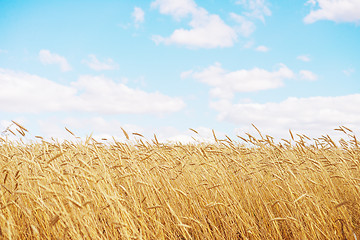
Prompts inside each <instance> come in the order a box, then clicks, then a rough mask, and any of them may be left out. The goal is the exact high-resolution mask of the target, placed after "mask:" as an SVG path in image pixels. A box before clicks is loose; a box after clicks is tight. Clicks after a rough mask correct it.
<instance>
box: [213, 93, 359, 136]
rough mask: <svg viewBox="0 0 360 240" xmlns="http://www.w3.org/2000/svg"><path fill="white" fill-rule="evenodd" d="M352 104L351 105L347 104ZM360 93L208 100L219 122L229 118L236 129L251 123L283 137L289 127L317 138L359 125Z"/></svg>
mask: <svg viewBox="0 0 360 240" xmlns="http://www.w3.org/2000/svg"><path fill="white" fill-rule="evenodd" d="M349 103H351V104H349ZM359 105H360V94H354V95H347V96H340V97H310V98H295V97H290V98H288V99H286V100H284V101H282V102H279V103H274V102H269V103H264V104H260V103H239V104H233V103H231V102H230V101H228V100H221V101H215V102H211V103H210V106H211V107H212V108H213V109H215V110H217V111H218V112H219V114H218V120H219V121H228V122H231V123H234V124H237V125H239V126H240V128H239V129H238V131H239V132H242V133H243V132H249V130H250V128H251V126H250V123H254V124H255V126H257V127H258V128H260V129H261V130H263V132H265V133H266V134H270V135H272V136H274V137H284V136H285V137H286V139H288V136H289V134H288V130H289V129H292V130H294V131H297V132H299V133H302V134H309V135H311V136H313V137H319V136H321V135H322V134H326V133H329V132H330V131H332V130H333V129H334V128H336V127H338V126H341V125H345V126H347V127H350V128H354V127H356V128H357V126H359V125H360V108H359V107H358V106H359Z"/></svg>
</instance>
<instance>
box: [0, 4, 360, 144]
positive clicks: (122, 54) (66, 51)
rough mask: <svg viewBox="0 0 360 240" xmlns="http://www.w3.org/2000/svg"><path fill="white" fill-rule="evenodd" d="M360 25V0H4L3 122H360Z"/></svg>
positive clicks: (272, 126) (179, 131) (283, 127)
mask: <svg viewBox="0 0 360 240" xmlns="http://www.w3.org/2000/svg"><path fill="white" fill-rule="evenodd" d="M359 24H360V2H359V1H358V0H310V1H306V0H304V1H300V0H294V1H276V0H226V1H220V0H206V1H204V0H202V1H199V0H198V1H196V0H153V1H66V0H65V1H36V0H33V1H16V0H13V1H10V0H0V33H1V37H0V130H3V129H5V128H6V127H7V126H9V125H10V124H11V120H15V121H18V122H20V123H21V124H23V125H24V126H26V127H27V128H28V129H29V130H30V135H29V138H32V137H33V136H35V135H40V136H44V137H55V138H60V139H64V138H69V137H71V136H69V133H67V132H66V130H65V126H66V127H68V128H69V129H71V130H72V131H73V132H75V133H76V134H77V135H78V136H86V135H89V134H90V133H92V134H93V136H95V137H98V138H101V137H109V136H115V137H118V138H120V139H121V138H123V136H122V132H121V127H123V128H124V129H125V130H127V131H129V133H131V132H140V133H142V134H144V135H146V136H147V137H149V138H151V136H152V134H154V133H155V134H157V136H158V138H159V139H161V140H163V141H166V140H179V141H187V140H189V139H191V137H192V136H193V137H194V133H193V132H191V131H190V130H189V128H193V129H196V130H197V131H198V132H199V133H200V136H201V137H202V138H203V139H206V138H207V137H210V136H211V129H214V130H215V132H216V133H218V134H219V135H220V136H221V135H223V134H227V135H228V136H231V137H234V136H236V135H244V133H245V132H250V133H252V132H254V129H253V128H252V125H251V124H252V123H253V124H255V125H256V126H257V127H258V128H259V129H260V130H261V131H263V132H264V133H265V134H269V135H272V136H274V137H278V138H281V137H284V138H289V133H288V130H289V129H292V130H293V131H294V132H297V133H304V134H307V135H309V136H311V137H318V136H321V135H322V134H326V133H329V134H332V133H333V132H334V131H333V129H334V128H336V127H337V126H339V125H345V126H347V127H350V128H353V129H354V130H357V128H359V126H360V108H359V106H360V93H359V90H360V89H359V87H360V84H359V81H360V74H359V72H360V54H359V53H360V44H359V41H360V27H359Z"/></svg>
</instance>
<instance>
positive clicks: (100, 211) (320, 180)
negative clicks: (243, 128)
mask: <svg viewBox="0 0 360 240" xmlns="http://www.w3.org/2000/svg"><path fill="white" fill-rule="evenodd" d="M16 126H17V132H18V133H17V134H18V135H25V133H26V129H25V128H24V127H23V126H21V125H20V124H16ZM337 130H338V131H342V132H343V135H344V139H342V140H340V141H338V142H334V141H333V140H332V139H331V138H330V137H328V136H327V135H325V136H322V137H320V138H318V139H308V137H307V136H304V135H295V134H294V135H292V133H291V132H290V134H291V135H289V136H291V137H289V139H288V140H282V141H281V142H277V143H275V142H274V141H273V139H272V137H270V136H263V135H261V133H260V132H259V135H258V137H254V136H251V135H249V134H248V135H245V136H239V137H238V138H237V139H230V138H225V139H218V138H217V137H216V135H215V134H214V142H213V143H200V142H199V143H193V144H180V143H178V144H176V143H166V144H165V143H160V142H158V141H157V139H156V136H154V138H153V139H150V140H147V139H145V138H143V137H142V136H141V134H138V133H134V134H130V133H126V132H125V131H124V134H125V136H126V138H129V135H130V136H132V135H136V141H133V142H130V141H127V142H118V141H116V140H114V139H108V140H106V141H96V140H95V139H93V138H92V137H88V138H86V139H84V140H81V139H79V140H78V141H74V142H70V141H63V142H59V141H57V140H51V141H46V140H44V139H41V137H38V140H37V141H33V142H22V141H21V138H20V140H17V141H14V140H12V141H10V140H7V139H6V137H2V138H0V239H239V240H240V239H360V147H359V143H358V141H357V139H356V137H355V136H354V134H353V133H352V131H351V130H350V129H347V128H345V127H340V128H338V129H337ZM193 131H194V132H196V131H195V130H193ZM69 132H70V130H69Z"/></svg>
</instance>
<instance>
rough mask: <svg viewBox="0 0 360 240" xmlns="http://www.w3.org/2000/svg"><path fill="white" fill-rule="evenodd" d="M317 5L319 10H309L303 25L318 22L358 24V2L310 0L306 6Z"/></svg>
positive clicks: (359, 2)
mask: <svg viewBox="0 0 360 240" xmlns="http://www.w3.org/2000/svg"><path fill="white" fill-rule="evenodd" d="M316 3H317V4H318V5H319V9H316V10H311V11H310V13H309V14H308V15H307V16H306V17H305V18H304V22H305V23H314V22H316V21H319V20H331V21H335V22H355V23H359V22H360V1H359V0H311V1H308V4H311V5H316Z"/></svg>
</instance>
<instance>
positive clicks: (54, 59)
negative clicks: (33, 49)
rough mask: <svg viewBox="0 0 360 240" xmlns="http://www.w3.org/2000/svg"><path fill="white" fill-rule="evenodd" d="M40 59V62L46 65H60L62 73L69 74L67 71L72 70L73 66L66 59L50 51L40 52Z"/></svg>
mask: <svg viewBox="0 0 360 240" xmlns="http://www.w3.org/2000/svg"><path fill="white" fill-rule="evenodd" d="M39 58H40V61H41V62H42V63H43V64H45V65H48V64H58V65H59V66H60V69H61V71H63V72H67V71H70V70H71V66H70V64H69V63H68V62H67V60H66V58H64V57H62V56H60V55H58V54H55V53H51V52H50V51H49V50H46V49H42V50H40V52H39Z"/></svg>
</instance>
